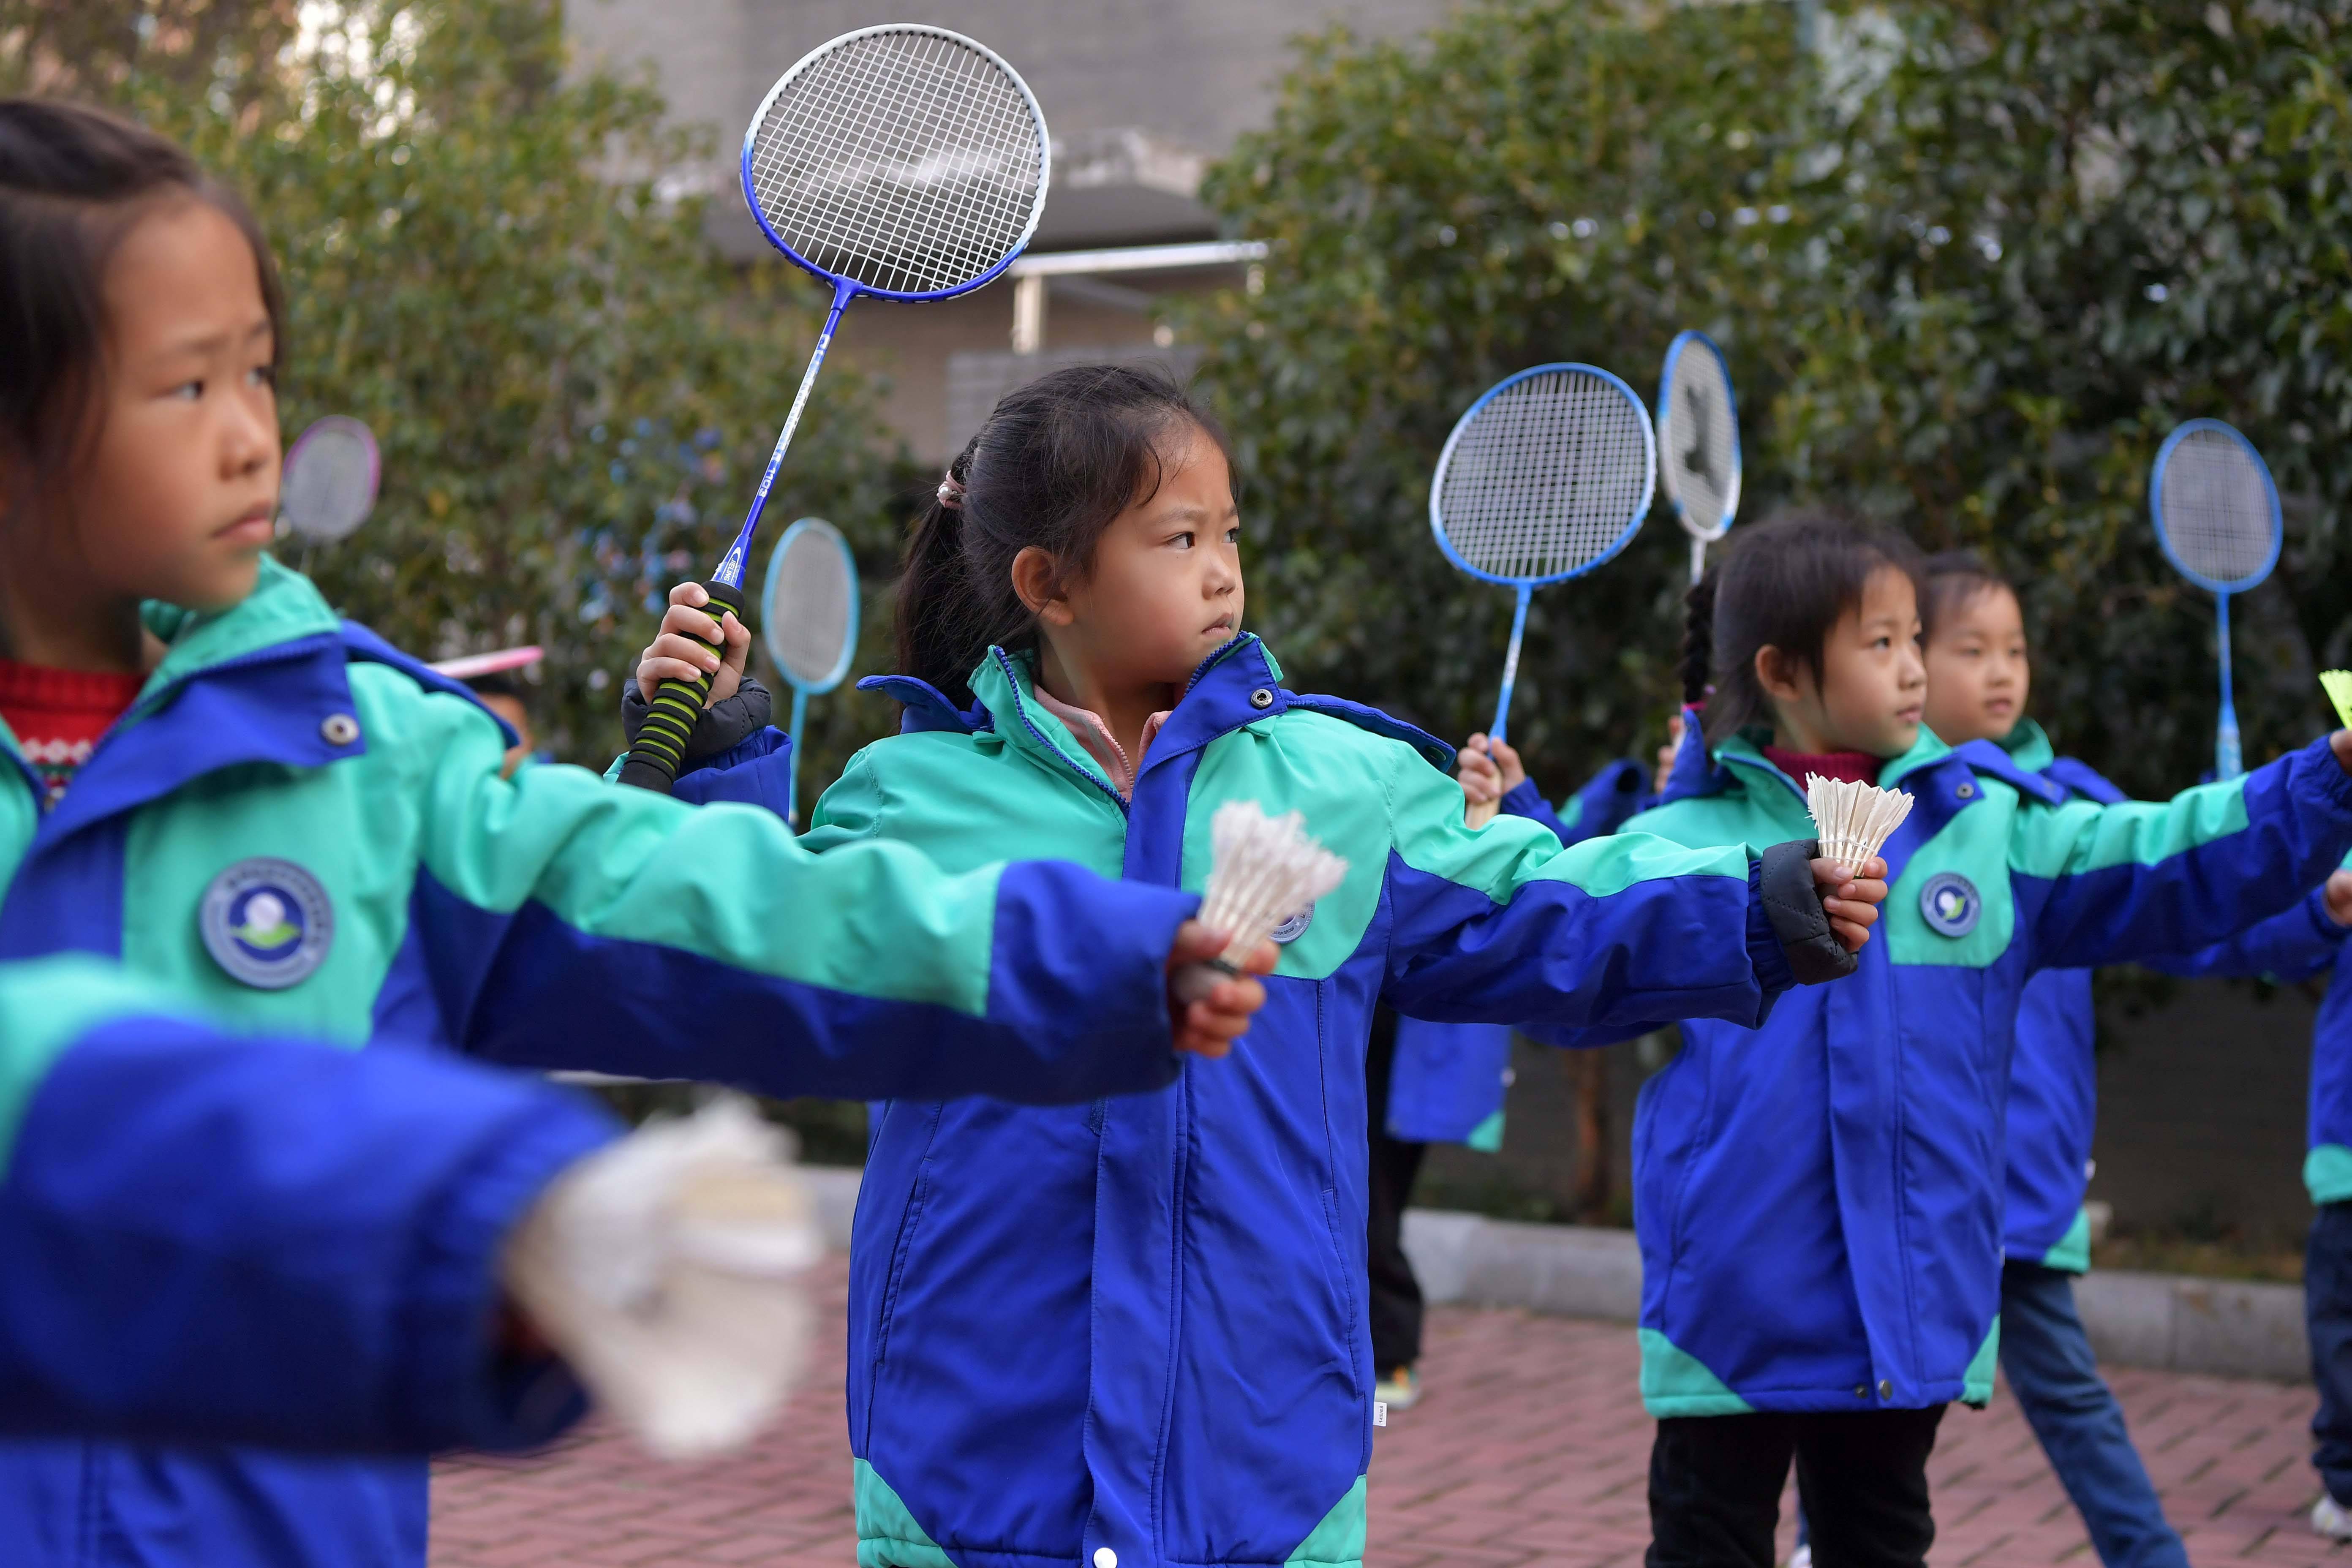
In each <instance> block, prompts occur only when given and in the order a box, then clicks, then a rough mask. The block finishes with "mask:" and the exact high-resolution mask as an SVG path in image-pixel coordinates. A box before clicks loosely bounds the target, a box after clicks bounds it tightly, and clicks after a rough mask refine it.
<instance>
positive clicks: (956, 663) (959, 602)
mask: <svg viewBox="0 0 2352 1568" xmlns="http://www.w3.org/2000/svg"><path fill="white" fill-rule="evenodd" d="M1186 428H1191V429H1197V430H1199V431H1201V432H1202V434H1204V435H1206V436H1207V437H1209V438H1210V439H1211V440H1213V441H1214V442H1215V443H1216V444H1217V447H1218V448H1219V449H1220V450H1224V449H1225V439H1224V436H1223V432H1222V431H1220V430H1219V429H1218V427H1217V426H1216V424H1215V422H1214V421H1213V419H1212V418H1211V417H1210V416H1209V415H1208V414H1207V413H1206V412H1205V411H1204V410H1203V409H1202V408H1201V407H1200V406H1199V405H1197V404H1195V403H1194V402H1193V401H1192V398H1191V397H1190V396H1189V395H1186V393H1185V391H1184V389H1183V388H1182V387H1181V386H1179V385H1178V384H1176V383H1175V382H1174V381H1172V380H1171V379H1170V378H1169V377H1168V376H1167V375H1166V374H1165V373H1163V372H1160V371H1159V370H1156V369H1153V368H1151V367H1150V366H1145V365H1116V364H1097V365H1077V366H1074V367H1072V368H1070V369H1067V370H1057V371H1055V372H1053V373H1052V374H1048V375H1044V376H1040V377H1039V378H1038V379H1036V380H1035V381H1033V382H1031V383H1030V384H1028V385H1026V386H1024V387H1021V388H1019V389H1018V390H1016V391H1013V392H1011V393H1008V394H1006V395H1005V396H1004V398H1003V401H1001V402H999V403H998V404H997V405H996V409H995V411H994V412H993V413H992V414H991V415H990V416H988V422H987V423H986V424H985V425H983V426H981V428H980V433H979V434H978V435H976V436H974V437H972V438H971V442H970V443H969V444H968V445H967V446H966V447H964V449H963V450H962V451H961V453H959V454H958V455H957V457H956V459H955V461H954V462H952V463H950V464H949V465H948V471H947V476H946V478H945V479H942V480H941V481H940V489H939V492H938V494H937V495H935V496H934V497H933V498H932V500H931V501H930V504H929V505H928V506H926V507H925V508H924V509H923V512H922V515H921V516H920V517H919V518H918V519H917V520H916V523H915V531H914V536H913V538H911V539H910V540H909V541H908V545H907V562H906V572H905V574H904V575H902V576H901V577H900V578H899V580H898V668H899V671H900V672H901V673H902V674H906V675H913V676H919V677H920V678H921V679H924V680H927V681H929V682H930V683H931V684H932V685H933V686H936V687H938V688H939V689H940V690H941V691H943V692H945V693H946V694H947V695H948V697H949V699H950V700H952V701H954V702H957V703H959V704H962V703H969V702H970V701H971V687H970V686H969V685H968V684H967V681H968V679H969V678H970V677H971V672H972V670H973V668H975V667H976V666H978V664H979V663H980V661H981V659H982V657H983V656H985V655H986V654H987V652H988V650H989V648H991V647H995V646H999V645H1002V646H1003V647H1009V648H1015V649H1019V648H1025V647H1033V646H1034V644H1035V641H1036V632H1037V628H1036V622H1035V617H1034V616H1032V615H1031V614H1030V612H1029V607H1028V606H1027V605H1024V604H1023V603H1022V602H1021V598H1020V595H1017V594H1015V593H1014V592H1013V558H1014V557H1016V556H1018V555H1019V554H1020V553H1021V552H1023V551H1024V550H1026V549H1029V548H1030V547H1031V546H1033V545H1034V546H1036V547H1038V548H1041V549H1043V550H1045V552H1047V553H1049V554H1050V555H1052V556H1053V557H1054V560H1055V563H1056V566H1057V568H1058V570H1059V571H1060V572H1061V573H1062V574H1064V576H1065V577H1066V579H1069V580H1076V579H1078V578H1082V577H1083V576H1084V575H1085V574H1086V573H1087V572H1088V571H1089V570H1091V569H1092V567H1093V565H1094V558H1095V548H1096V546H1097V544H1098V543H1099V542H1101V539H1102V534H1103V530H1104V529H1106V528H1108V526H1109V525H1110V522H1111V520H1112V519H1114V518H1116V517H1118V514H1119V513H1120V512H1122V511H1124V510H1127V509H1128V508H1129V507H1130V506H1133V505H1135V504H1137V503H1138V502H1139V501H1140V500H1148V499H1150V496H1151V494H1152V493H1153V492H1154V491H1156V490H1157V489H1159V488H1160V480H1161V478H1162V476H1163V473H1164V470H1165V467H1166V459H1165V457H1164V455H1163V450H1164V448H1166V447H1169V446H1171V442H1172V440H1173V439H1174V438H1175V437H1178V434H1179V433H1180V432H1181V431H1182V430H1184V429H1186ZM1226 456H1227V460H1228V462H1230V461H1231V457H1232V454H1231V453H1230V452H1227V454H1226Z"/></svg>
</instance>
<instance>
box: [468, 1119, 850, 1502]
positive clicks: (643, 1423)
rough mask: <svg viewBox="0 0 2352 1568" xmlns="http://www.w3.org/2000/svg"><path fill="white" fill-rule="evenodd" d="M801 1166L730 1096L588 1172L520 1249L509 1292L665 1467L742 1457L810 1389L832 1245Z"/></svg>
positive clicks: (529, 1231)
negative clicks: (787, 1403)
mask: <svg viewBox="0 0 2352 1568" xmlns="http://www.w3.org/2000/svg"><path fill="white" fill-rule="evenodd" d="M791 1156H792V1148H791V1140H790V1138H789V1137H788V1136H787V1135H786V1134H785V1133H783V1132H782V1131H780V1130H779V1129H776V1128H774V1127H772V1126H771V1125H769V1123H768V1122H767V1121H764V1120H763V1119H762V1118H761V1116H760V1114H759V1112H758V1111H757V1110H754V1109H752V1107H751V1105H750V1103H749V1102H748V1101H746V1100H742V1099H741V1098H740V1096H733V1095H730V1096H726V1097H723V1098H721V1099H719V1100H716V1101H714V1102H713V1103H711V1104H709V1105H708V1106H706V1107H704V1108H703V1109H702V1110H700V1111H698V1112H697V1113H696V1114H695V1115H693V1116H691V1117H688V1118H686V1119H684V1120H674V1121H652V1122H648V1123H647V1124H646V1126H645V1127H643V1128H641V1129H639V1130H638V1131H636V1132H635V1133H633V1134H631V1135H630V1136H629V1137H627V1138H625V1139H623V1140H622V1141H621V1142H617V1143H614V1144H611V1145H609V1146H607V1147H606V1148H604V1149H603V1150H600V1151H598V1152H596V1153H593V1154H591V1155H589V1156H588V1157H586V1158H585V1159H583V1160H582V1161H580V1162H579V1163H577V1164H575V1165H574V1166H572V1168H571V1169H570V1170H568V1171H566V1172H564V1173H563V1174H562V1175H561V1176H559V1177H558V1178H556V1180H555V1182H554V1183H553V1184H551V1186H550V1187H549V1188H548V1190H547V1192H546V1193H545V1194H542V1195H541V1198H540V1200H539V1202H538V1203H537V1204H535V1205H533V1206H532V1208H531V1210H530V1214H529V1215H526V1216H525V1217H524V1219H523V1221H522V1223H521V1224H520V1226H517V1227H516V1231H515V1233H514V1235H513V1236H511V1237H509V1239H508V1242H507V1246H506V1251H505V1256H504V1258H503V1260H502V1261H503V1268H502V1272H503V1275H504V1278H505V1280H506V1285H507V1288H508V1289H509V1292H510V1293H511V1294H512V1296H513V1297H514V1299H515V1300H516V1301H517V1302H518V1303H520V1306H521V1307H522V1309H523V1310H524V1311H525V1312H526V1313H527V1314H528V1315H529V1316H530V1320H531V1321H532V1322H533V1324H535V1325H536V1326H537V1327H538V1329H539V1330H540V1331H541V1333H542V1334H543V1335H545V1337H546V1338H547V1340H548V1342H549V1343H551V1344H552V1345H553V1346H555V1348H556V1349H557V1350H559V1351H560V1352H562V1354H563V1357H564V1359H565V1360H566V1361H568V1362H570V1363H572V1368H573V1370H574V1371H576V1372H577V1373H579V1374H580V1377H581V1380H582V1381H583V1383H585V1384H587V1385H588V1388H589V1391H590V1392H591V1393H592V1394H594V1395H595V1396H596V1400H597V1403H598V1404H600V1405H603V1406H604V1408H605V1409H606V1410H608V1411H610V1412H611V1413H612V1414H613V1415H615V1416H616V1417H617V1418H618V1419H619V1420H620V1422H621V1424H622V1425H623V1426H625V1427H626V1428H627V1429H628V1430H630V1431H631V1432H632V1433H634V1434H635V1436H636V1437H637V1438H638V1440H639V1441H640V1442H642V1443H644V1444H645V1446H646V1447H647V1448H648V1449H650V1450H651V1451H652V1452H653V1453H654V1454H655V1455H656V1457H659V1458H700V1457H703V1456H706V1455H709V1454H714V1453H719V1452H723V1451H725V1450H727V1449H730V1448H734V1447H740V1446H741V1445H742V1444H744V1443H746V1442H748V1441H750V1440H751V1437H752V1436H755V1435H756V1434H757V1433H758V1432H759V1430H760V1428H761V1427H762V1426H765V1425H767V1423H768V1421H769V1420H770V1418H772V1416H773V1415H774V1414H775V1412H776V1410H777V1408H778V1407H779V1406H780V1405H782V1403H783V1401H784V1398H785V1395H786V1394H788V1393H789V1392H790V1391H791V1388H792V1385H793V1383H794V1382H795V1381H796V1380H797V1379H798V1377H799V1374H800V1372H801V1369H802V1365H803V1363H804V1362H805V1360H806V1357H807V1346H808V1341H809V1337H810V1333H811V1331H812V1329H813V1327H814V1323H815V1321H816V1307H815V1303H814V1300H811V1296H810V1291H809V1288H808V1286H807V1284H806V1282H805V1281H804V1280H803V1278H802V1276H803V1274H804V1273H805V1272H806V1271H807V1269H808V1268H810V1267H811V1266H813V1265H814V1264H815V1263H816V1261H817V1260H818V1259H819V1258H821V1257H823V1256H824V1236H823V1234H822V1233H821V1232H820V1231H819V1229H818V1227H817V1223H816V1208H815V1204H814V1200H813V1199H812V1198H811V1197H810V1195H809V1193H808V1190H807V1184H805V1183H804V1182H803V1180H802V1179H801V1177H800V1175H799V1173H797V1172H796V1171H795V1170H794V1169H793V1166H792V1163H791Z"/></svg>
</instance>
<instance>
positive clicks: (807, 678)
mask: <svg viewBox="0 0 2352 1568" xmlns="http://www.w3.org/2000/svg"><path fill="white" fill-rule="evenodd" d="M857 620H858V615H857V560H856V557H855V556H853V555H852V554H851V553H850V552H849V541H847V540H846V539H844V538H843V537H842V536H841V531H840V530H839V529H837V528H835V527H834V526H833V524H831V523H829V522H827V521H824V519H823V518H821V517H804V518H803V519H801V520H800V521H798V522H795V523H794V524H793V525H792V527H790V528H788V529H786V530H784V536H783V537H782V539H779V540H778V541H776V549H775V552H774V553H773V554H772V555H770V556H769V557H768V581H767V585H766V587H765V588H763V589H762V590H761V595H760V639H761V641H762V642H763V643H765V644H766V645H767V648H768V655H769V657H770V658H773V659H774V660H775V661H776V668H778V669H780V670H782V671H783V674H784V679H786V680H789V681H791V682H792V683H793V687H794V688H795V689H799V690H801V691H804V692H807V693H809V694H810V695H812V696H814V695H817V694H819V693H823V692H826V691H830V690H832V689H834V688H835V687H836V686H838V685H840V684H841V682H842V678H843V677H845V676H846V675H847V674H848V673H849V665H850V661H851V659H852V658H855V657H856V653H857Z"/></svg>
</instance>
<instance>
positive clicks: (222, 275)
mask: <svg viewBox="0 0 2352 1568" xmlns="http://www.w3.org/2000/svg"><path fill="white" fill-rule="evenodd" d="M102 298H103V300H104V304H105V311H106V328H107V331H106V342H105V353H106V360H105V363H104V364H103V365H102V366H100V367H97V368H98V371H99V374H98V376H97V387H98V393H97V395H96V397H95V398H94V399H93V404H92V407H91V411H90V426H89V436H88V437H87V438H86V440H85V441H84V442H83V443H82V444H81V446H80V447H79V449H78V450H77V451H76V452H75V453H74V454H73V457H72V459H71V461H72V468H70V470H69V474H68V479H67V481H66V482H65V483H64V484H63V485H62V486H60V487H59V489H60V491H61V493H60V494H58V496H57V497H55V498H54V500H51V499H49V498H46V497H27V498H26V500H32V501H34V502H35V504H34V505H32V506H29V507H27V508H26V509H24V510H26V512H27V513H31V514H35V515H34V516H32V517H29V518H28V519H27V521H31V522H33V523H34V526H31V527H27V528H19V529H17V530H15V531H13V532H14V533H15V535H16V537H12V538H11V539H10V541H9V547H10V552H11V554H12V555H15V556H16V557H17V559H18V560H19V561H20V562H21V561H24V560H25V559H26V557H27V555H29V556H30V558H31V559H33V560H34V561H36V562H37V566H36V570H37V571H40V572H42V573H43V574H44V575H47V574H48V573H60V574H70V576H69V577H68V578H66V579H65V580H68V581H78V583H79V584H80V585H83V591H84V592H88V591H89V590H90V589H95V590H96V591H97V593H98V595H100V596H101V597H103V598H105V599H109V600H124V599H128V600H132V601H136V600H141V599H161V600H163V601H164V602H165V603H167V604H173V605H185V606H187V607H190V608H193V609H204V610H213V609H225V608H226V607H227V606H229V605H234V604H236V603H237V602H238V601H239V600H241V599H243V598H244V597H245V596H246V595H247V594H250V593H251V592H252V591H253V584H254V581H255V577H256V575H257V573H258V571H259V569H260V568H259V562H260V556H261V552H262V550H263V548H264V547H265V546H267V545H268V542H269V540H270V535H271V531H272V530H273V528H274V526H275V524H276V520H277V512H278V394H277V389H276V386H275V384H274V381H273V377H272V372H271V364H272V362H273V359H274V356H275V349H276V345H275V343H274V342H272V341H271V334H270V326H269V312H268V307H267V306H266V305H265V304H264V303H263V300H262V293H261V271H260V267H259V264H258V262H257V259H256V258H255V257H254V254H253V247H252V246H251V245H250V244H249V243H248V242H247V239H246V237H245V236H244V235H243V234H242V233H241V232H239V230H238V228H237V226H236V224H235V223H233V222H231V221H230V220H229V218H227V217H226V216H224V215H223V214H222V213H221V212H219V211H218V210H217V209H215V207H213V206H211V205H207V204H205V203H204V202H202V201H198V200H195V199H194V198H184V199H175V200H171V201H167V202H164V203H162V204H160V205H157V206H155V207H154V208H153V209H152V211H150V212H148V213H146V214H145V215H144V216H141V217H139V218H138V219H136V220H135V221H134V223H133V224H132V226H131V230H130V232H129V233H128V234H126V235H125V236H124V237H123V238H122V241H121V245H120V246H119V247H117V248H116V250H115V252H114V255H113V258H112V259H111V260H110V263H109V264H108V267H107V269H106V276H105V279H104V280H103V284H102ZM10 499H12V500H14V499H15V498H13V497H12V498H10Z"/></svg>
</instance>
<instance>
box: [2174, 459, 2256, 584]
mask: <svg viewBox="0 0 2352 1568" xmlns="http://www.w3.org/2000/svg"><path fill="white" fill-rule="evenodd" d="M2157 506H2158V516H2159V517H2160V518H2161V519H2162V520H2163V523H2164V537H2165V542H2167V543H2168V544H2169V545H2170V546H2171V547H2172V552H2173V554H2174V556H2175V557H2176V558H2177V559H2178V560H2179V562H2180V563H2181V564H2182V565H2184V566H2186V567H2187V568H2188V569H2189V571H2191V572H2193V573H2195V574H2197V575H2199V576H2200V577H2204V578H2207V579H2209V580H2210V581H2212V582H2215V583H2221V584H2244V585H2247V586H2251V585H2252V582H2253V581H2255V580H2258V579H2259V578H2260V577H2261V576H2262V574H2263V569H2264V568H2265V567H2266V566H2267V565H2268V564H2269V563H2270V559H2271V546H2272V542H2273V541H2272V532H2271V529H2272V518H2271V505H2270V488H2269V487H2268V486H2267V485H2266V484H2264V483H2263V474H2262V470H2261V469H2260V468H2258V467H2257V466H2256V464H2255V460H2254V459H2253V458H2252V457H2250V456H2248V454H2247V452H2246V449H2245V448H2244V447H2242V446H2241V445H2239V443H2238V442H2237V441H2236V440H2234V439H2233V438H2231V437H2230V436H2228V435H2226V434H2224V433H2223V432H2221V431H2219V430H2192V431H2190V432H2189V434H2188V435H2187V436H2185V437H2182V439H2181V441H2180V444H2179V446H2177V447H2174V448H2173V449H2172V455H2171V457H2170V458H2168V459H2167V460H2166V463H2165V466H2164V475H2163V479H2162V483H2161V489H2160V490H2159V492H2158V497H2157Z"/></svg>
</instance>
